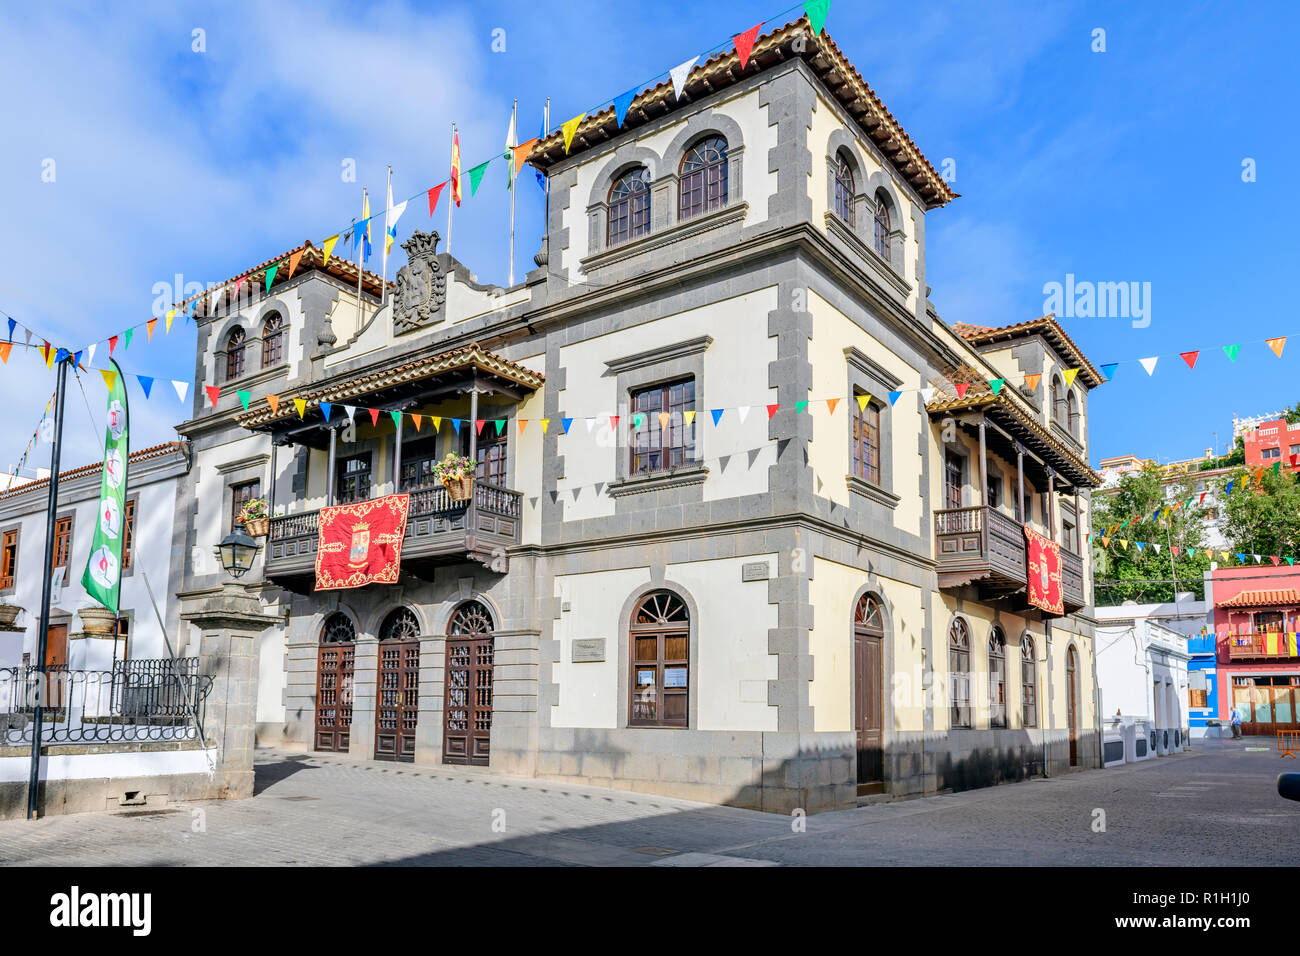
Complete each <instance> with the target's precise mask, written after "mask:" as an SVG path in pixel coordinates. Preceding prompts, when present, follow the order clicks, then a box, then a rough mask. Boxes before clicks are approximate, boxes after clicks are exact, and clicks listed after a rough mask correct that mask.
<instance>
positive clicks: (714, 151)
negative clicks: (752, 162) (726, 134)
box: [678, 136, 727, 219]
mask: <svg viewBox="0 0 1300 956" xmlns="http://www.w3.org/2000/svg"><path fill="white" fill-rule="evenodd" d="M678 189H679V192H680V195H681V203H680V205H679V210H680V214H679V217H678V218H680V219H689V218H690V217H691V216H698V215H699V214H700V213H704V212H709V211H711V210H714V209H721V208H722V207H723V206H725V205H726V204H727V141H726V140H725V139H723V138H722V137H721V136H710V137H709V138H708V139H702V140H700V141H699V142H698V143H696V144H695V145H694V146H692V147H691V148H690V149H688V150H687V151H686V155H685V156H684V157H682V166H681V171H680V176H679V184H678Z"/></svg>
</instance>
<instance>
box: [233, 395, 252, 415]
mask: <svg viewBox="0 0 1300 956" xmlns="http://www.w3.org/2000/svg"><path fill="white" fill-rule="evenodd" d="M235 395H237V396H238V397H239V404H240V405H243V406H244V411H248V400H249V399H250V398H252V397H253V393H252V392H245V391H242V390H241V391H238V392H235Z"/></svg>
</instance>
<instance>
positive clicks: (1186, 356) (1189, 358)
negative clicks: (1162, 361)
mask: <svg viewBox="0 0 1300 956" xmlns="http://www.w3.org/2000/svg"><path fill="white" fill-rule="evenodd" d="M1178 354H1179V355H1181V356H1182V357H1183V361H1184V362H1186V363H1187V367H1188V368H1196V357H1197V356H1198V355H1200V354H1201V353H1200V351H1199V350H1197V351H1195V352H1179V353H1178Z"/></svg>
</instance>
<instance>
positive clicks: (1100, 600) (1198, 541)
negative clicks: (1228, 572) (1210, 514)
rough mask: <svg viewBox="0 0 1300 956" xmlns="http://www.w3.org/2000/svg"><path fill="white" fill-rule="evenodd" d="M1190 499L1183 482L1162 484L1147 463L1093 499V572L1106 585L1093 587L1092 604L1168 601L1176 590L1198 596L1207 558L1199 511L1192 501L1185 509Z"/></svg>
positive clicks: (1157, 471) (1188, 484)
mask: <svg viewBox="0 0 1300 956" xmlns="http://www.w3.org/2000/svg"><path fill="white" fill-rule="evenodd" d="M1193 497H1194V493H1193V491H1192V483H1191V481H1190V480H1189V479H1183V480H1182V481H1180V482H1178V483H1177V484H1174V485H1170V484H1167V483H1166V481H1165V477H1164V474H1163V473H1162V472H1161V471H1160V469H1159V468H1158V467H1156V466H1155V465H1154V464H1150V463H1148V464H1147V465H1146V466H1145V467H1143V468H1142V470H1141V471H1131V472H1128V473H1126V474H1124V475H1122V476H1121V477H1120V480H1119V487H1118V488H1117V489H1116V491H1115V492H1114V493H1112V494H1108V495H1106V496H1104V498H1099V499H1098V501H1097V503H1096V506H1095V509H1094V511H1093V515H1092V542H1093V568H1094V574H1095V577H1096V578H1097V579H1098V580H1103V581H1106V582H1108V583H1106V584H1104V585H1101V584H1099V585H1097V587H1096V593H1095V595H1094V600H1095V602H1096V603H1097V604H1100V605H1109V604H1122V603H1123V602H1124V601H1128V600H1133V601H1139V602H1142V603H1158V602H1164V601H1172V600H1174V598H1175V595H1176V592H1177V591H1178V590H1180V589H1181V590H1184V591H1192V592H1193V593H1196V594H1197V595H1200V594H1201V593H1203V585H1202V584H1201V575H1202V573H1203V572H1204V571H1206V570H1208V568H1209V566H1210V558H1209V556H1208V555H1206V553H1205V551H1204V550H1203V549H1204V547H1205V544H1204V535H1205V527H1204V523H1203V522H1204V515H1205V512H1204V509H1202V508H1200V507H1199V506H1198V500H1193V501H1192V504H1191V505H1186V502H1187V500H1188V499H1189V498H1193ZM1196 498H1199V496H1196ZM1157 513H1158V516H1157ZM1126 522H1127V523H1126ZM1121 526H1122V527H1121ZM1102 538H1109V543H1108V544H1107V543H1104V542H1103V541H1102ZM1139 541H1140V542H1142V547H1141V548H1139V547H1138V542H1139ZM1123 542H1127V546H1125V544H1124V543H1123ZM1174 548H1177V549H1178V551H1177V553H1175V552H1174V550H1173V549H1174ZM1170 578H1177V579H1178V583H1177V584H1175V583H1174V582H1172V581H1170Z"/></svg>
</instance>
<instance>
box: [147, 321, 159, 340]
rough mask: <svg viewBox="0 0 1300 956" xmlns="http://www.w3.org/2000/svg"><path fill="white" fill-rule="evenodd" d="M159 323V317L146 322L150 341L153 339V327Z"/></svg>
mask: <svg viewBox="0 0 1300 956" xmlns="http://www.w3.org/2000/svg"><path fill="white" fill-rule="evenodd" d="M157 324H158V320H157V319H150V320H149V321H148V322H146V323H145V324H144V325H145V328H147V329H148V330H149V341H150V342H152V341H153V327H154V326H155V325H157Z"/></svg>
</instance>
